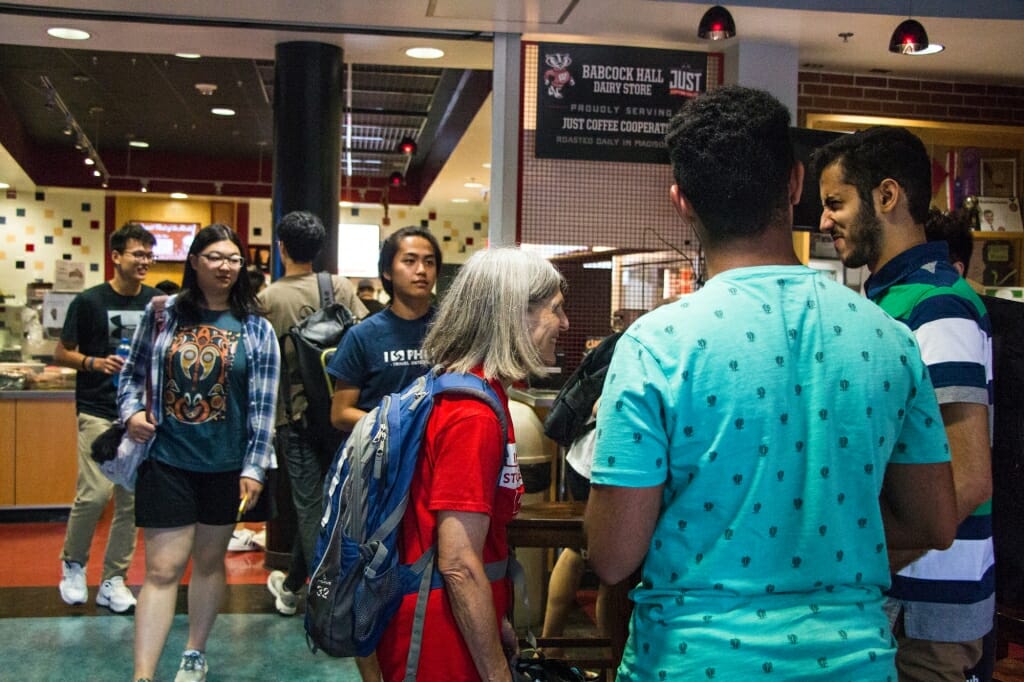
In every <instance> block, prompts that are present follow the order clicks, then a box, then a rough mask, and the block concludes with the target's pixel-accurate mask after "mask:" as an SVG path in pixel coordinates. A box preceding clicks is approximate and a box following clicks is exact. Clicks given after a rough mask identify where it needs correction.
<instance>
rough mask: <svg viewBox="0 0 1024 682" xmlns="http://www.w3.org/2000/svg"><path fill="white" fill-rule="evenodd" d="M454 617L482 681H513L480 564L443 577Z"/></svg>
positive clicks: (488, 584)
mask: <svg viewBox="0 0 1024 682" xmlns="http://www.w3.org/2000/svg"><path fill="white" fill-rule="evenodd" d="M444 580H445V587H446V589H447V591H448V600H449V602H450V603H451V606H452V614H453V615H454V616H455V622H456V624H457V625H458V626H459V632H460V633H461V634H462V638H463V639H464V640H465V642H466V646H467V647H468V648H469V652H470V655H472V657H473V663H474V664H475V665H476V670H477V673H479V675H480V679H482V680H488V681H489V680H510V679H511V673H510V671H509V666H508V660H507V659H506V658H505V652H504V650H503V649H502V646H501V637H500V636H499V633H498V618H497V614H495V611H494V598H493V596H492V591H491V584H490V582H489V581H488V580H487V576H486V575H485V574H484V567H483V565H482V564H480V563H479V562H476V564H475V565H469V566H466V567H465V568H463V569H462V570H457V571H450V572H447V573H445V576H444Z"/></svg>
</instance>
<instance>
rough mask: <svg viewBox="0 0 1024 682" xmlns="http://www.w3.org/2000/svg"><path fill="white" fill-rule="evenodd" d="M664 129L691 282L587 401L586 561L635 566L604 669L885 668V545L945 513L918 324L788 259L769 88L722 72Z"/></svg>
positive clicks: (630, 675)
mask: <svg viewBox="0 0 1024 682" xmlns="http://www.w3.org/2000/svg"><path fill="white" fill-rule="evenodd" d="M666 139H667V142H668V145H669V151H670V155H671V159H672V167H673V175H674V180H675V184H674V185H673V186H672V187H671V190H670V197H671V201H672V203H673V205H674V206H675V207H676V209H677V211H678V213H679V215H680V216H681V217H682V219H683V220H684V221H686V222H687V223H689V224H692V226H693V229H694V230H695V232H696V233H697V235H698V236H699V237H700V239H701V243H702V245H703V247H704V249H705V253H706V255H707V269H708V273H709V275H710V279H709V280H708V282H707V284H706V285H705V286H704V287H703V288H702V289H701V290H699V291H698V292H696V293H695V294H692V295H690V296H685V297H683V298H682V299H680V300H679V301H678V302H676V303H673V304H669V305H665V306H662V307H660V308H658V309H656V310H654V311H652V312H651V313H648V314H647V315H645V316H643V317H641V318H640V319H639V320H637V321H636V322H635V323H634V324H633V325H632V326H631V327H630V328H629V329H628V330H627V331H626V333H625V334H624V335H623V337H622V338H621V339H620V341H619V345H618V346H617V347H616V351H615V356H614V358H613V360H612V364H611V367H610V368H609V372H608V378H607V380H606V382H605V386H604V392H603V399H602V401H601V406H600V409H599V411H598V416H597V448H596V452H595V455H594V462H593V479H592V482H593V489H592V492H591V497H590V500H589V502H588V506H587V515H586V529H587V537H588V543H589V549H590V557H591V561H592V563H593V565H594V567H595V569H596V570H597V572H598V574H599V575H600V576H601V578H602V580H604V581H605V582H608V583H615V582H618V581H619V580H622V579H623V578H625V577H626V576H628V575H629V573H630V572H631V571H633V570H634V569H635V568H637V567H641V582H640V584H639V585H638V586H637V587H636V588H635V589H634V590H633V592H632V597H633V599H634V601H635V602H636V608H635V609H634V611H633V617H632V621H631V623H630V638H629V642H628V643H627V646H626V652H625V655H624V656H623V660H622V664H621V666H620V668H619V673H618V679H619V680H636V681H639V680H662V679H664V680H681V679H687V680H707V679H714V680H750V679H755V678H763V677H765V676H767V677H768V678H769V679H771V678H774V679H779V680H794V679H804V678H811V677H819V678H823V679H829V680H892V679H895V667H894V657H895V643H894V641H893V639H892V636H891V634H890V630H889V624H888V619H887V617H886V615H885V613H884V611H883V608H882V607H883V603H884V597H883V591H884V590H885V589H886V588H888V586H889V567H888V561H887V558H886V550H887V548H888V547H911V546H918V544H919V543H920V541H921V540H922V539H925V541H926V543H927V544H928V546H934V547H946V546H948V545H949V543H950V542H951V541H952V539H953V534H954V532H955V525H956V519H955V515H954V514H953V513H952V512H951V511H950V509H951V506H952V504H953V494H954V493H953V483H952V472H951V468H950V464H949V453H948V444H947V441H946V436H945V433H944V431H943V428H942V417H941V414H940V412H939V409H938V405H937V403H936V400H935V395H934V389H933V388H932V385H931V382H930V379H929V376H928V371H927V368H926V367H925V365H924V363H923V362H922V361H921V356H920V351H919V349H918V345H917V342H916V341H915V339H914V336H913V334H912V333H910V331H909V330H908V329H907V328H906V327H904V326H903V325H900V324H899V323H897V322H895V321H894V320H893V319H892V318H890V317H889V316H887V315H886V314H884V313H883V312H882V311H881V310H879V309H878V308H877V307H876V306H874V305H873V304H871V303H870V302H869V301H867V300H865V299H864V298H861V297H860V296H858V295H857V294H855V293H853V292H851V291H850V290H849V289H847V288H846V287H844V286H842V285H840V284H836V283H835V282H832V281H831V280H829V279H828V278H827V277H826V276H824V275H822V274H820V273H818V272H817V271H815V270H812V269H809V268H807V267H804V266H803V265H801V264H800V262H799V260H798V259H797V256H796V254H795V253H794V250H793V241H792V207H793V205H794V204H796V203H797V202H798V201H799V198H800V191H801V187H802V181H803V173H804V169H803V166H802V165H801V164H800V163H799V162H797V161H796V160H795V157H794V154H793V148H792V144H791V141H790V137H789V113H788V111H787V110H786V108H785V107H784V106H782V105H781V104H780V103H779V102H778V101H777V100H775V99H774V98H773V97H771V96H770V95H768V94H767V93H764V92H761V91H758V90H752V89H749V88H742V87H725V88H720V89H718V90H715V91H713V92H711V93H708V94H706V95H703V96H701V97H699V98H697V99H695V100H693V101H690V102H688V103H687V104H686V105H684V107H683V108H682V110H681V111H680V113H679V114H678V115H677V116H676V117H675V118H674V119H673V120H672V123H671V125H670V132H669V134H668V136H667V138H666Z"/></svg>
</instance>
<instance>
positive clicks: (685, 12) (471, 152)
mask: <svg viewBox="0 0 1024 682" xmlns="http://www.w3.org/2000/svg"><path fill="white" fill-rule="evenodd" d="M757 4H761V5H769V4H770V5H772V6H771V7H757V6H754V5H757ZM902 4H903V3H899V2H895V3H893V2H888V1H885V0H846V2H842V3H839V2H810V1H809V0H806V1H802V0H789V1H787V2H775V3H768V2H764V1H763V0H761V1H760V2H758V1H757V0H738V1H737V2H735V3H727V4H726V6H727V7H728V8H729V9H730V11H731V12H732V14H733V16H734V17H735V19H736V25H737V32H738V35H739V37H738V38H735V39H733V40H732V41H726V42H722V43H718V44H713V45H709V44H708V43H706V42H704V41H700V40H698V39H697V38H696V27H697V23H698V21H699V19H700V17H701V15H702V14H703V12H704V11H705V10H706V9H707V8H708V7H709V6H710V3H690V2H677V1H674V0H371V1H368V2H342V1H338V0H257V1H253V0H222V1H221V2H217V3H211V2H209V0H202V1H200V0H175V1H173V2H170V1H167V0H164V1H157V0H90V1H83V0H63V1H61V2H56V1H53V0H37V1H36V2H30V1H26V0H15V1H13V2H0V43H8V44H21V45H40V46H50V47H77V46H79V45H69V44H68V43H67V42H65V41H58V40H55V39H53V38H50V37H49V36H47V35H46V29H47V28H49V27H51V26H54V25H67V26H72V27H75V28H82V29H85V30H87V31H89V32H90V33H92V36H93V37H92V39H91V40H89V41H88V43H87V45H81V46H82V47H87V48H88V49H95V50H115V51H138V52H154V53H163V54H170V53H174V52H198V53H200V54H205V55H210V56H223V57H246V58H259V59H273V58H274V46H275V45H276V44H278V43H280V42H286V41H293V40H312V41H319V42H326V43H331V44H337V45H340V46H341V47H342V48H343V49H344V54H345V61H346V62H352V63H364V64H408V63H410V62H411V60H409V59H408V58H407V57H405V56H404V54H403V52H404V50H405V48H407V47H411V46H414V45H423V44H430V45H433V46H439V47H441V48H442V49H444V50H445V52H446V55H445V57H444V58H443V59H442V60H440V61H439V62H432V63H431V65H434V64H439V65H440V66H446V67H458V68H484V69H488V68H491V62H492V52H491V44H490V43H489V42H487V41H482V40H465V39H459V38H460V37H462V35H461V34H460V33H459V32H483V33H485V34H491V33H494V32H509V33H518V34H521V35H522V37H523V39H524V40H552V41H565V42H582V43H591V44H613V45H633V46H641V47H661V48H673V49H682V50H707V49H709V48H712V49H719V50H721V51H727V50H728V49H729V47H730V43H735V41H737V40H745V41H746V40H750V41H757V42H764V43H770V44H779V45H791V46H797V47H798V48H799V55H800V56H799V60H800V63H801V65H807V64H812V65H815V66H813V67H810V68H815V69H821V70H828V71H841V72H858V73H866V72H869V71H871V70H873V69H883V70H887V71H890V72H891V74H890V75H895V76H905V77H915V78H935V79H941V80H976V81H979V82H989V83H993V82H994V83H1004V84H1014V85H1022V84H1024V60H1022V59H1021V58H1020V53H1019V52H1017V49H1019V47H1018V48H1014V47H1013V46H1014V45H1018V46H1019V44H1020V39H1021V35H1022V29H1024V2H1020V1H1016V0H988V1H986V2H972V3H964V2H957V1H955V0H931V1H927V0H919V1H918V2H916V3H913V8H914V10H915V11H916V13H915V15H914V16H915V18H917V19H918V20H920V21H921V22H922V23H923V24H924V25H925V27H926V29H927V30H928V34H929V36H930V38H931V40H932V42H938V43H942V44H944V45H945V46H946V50H945V51H944V52H942V53H940V54H938V55H934V56H928V57H907V56H902V55H895V54H892V53H890V52H888V51H887V46H888V40H889V36H890V35H891V33H892V31H893V29H894V28H895V27H896V25H897V24H898V23H899V22H900V21H901V20H902V19H903V18H905V16H903V15H901V14H899V13H897V10H895V9H893V8H894V7H895V6H901V7H902ZM783 6H785V7H792V8H794V9H780V7H783ZM808 8H812V9H808ZM840 10H842V11H840ZM54 14H63V15H64V16H63V17H62V18H57V17H55V16H52V15H54ZM957 14H965V15H966V14H970V15H971V16H970V17H967V16H956V15H957ZM410 31H411V32H416V33H419V34H424V33H431V34H444V33H448V32H452V35H450V36H449V39H447V40H444V39H441V38H437V37H430V38H429V39H427V38H426V37H424V36H422V35H420V36H411V35H408V34H407V33H408V32H410ZM377 32H382V33H384V34H385V35H374V33H377ZM843 32H850V33H852V34H853V35H852V37H850V38H849V39H848V40H847V41H844V40H843V39H842V38H840V37H839V35H838V34H839V33H843ZM402 33H406V35H401V34H402ZM419 63H421V64H422V62H419ZM0 68H2V65H0ZM804 68H807V67H804ZM489 111H490V105H489V103H488V104H487V105H485V107H484V111H482V112H481V114H480V115H479V116H477V118H476V120H475V121H474V123H473V125H472V126H471V127H470V129H469V131H468V132H467V133H466V138H465V139H464V140H463V142H462V143H461V144H460V147H459V148H458V149H457V150H456V152H455V153H454V154H453V155H452V159H451V161H450V162H449V164H448V166H446V168H445V170H444V172H443V173H442V175H441V177H440V178H439V179H438V181H437V182H436V183H435V186H434V187H433V188H432V190H431V192H430V194H428V195H427V201H425V203H429V202H432V203H433V204H434V205H439V204H440V203H442V202H447V201H449V200H450V198H452V197H453V196H466V194H467V190H465V189H464V188H462V186H461V185H462V184H463V183H464V182H465V181H466V180H467V179H468V177H470V176H473V177H476V178H477V179H478V180H479V179H481V178H480V175H481V172H482V173H484V174H485V173H486V170H485V169H483V168H482V167H481V164H482V163H483V162H486V161H489V160H490V115H489ZM10 163H11V162H10V160H9V156H8V155H7V154H6V152H3V153H0V179H3V180H5V181H8V182H10V181H9V180H6V179H5V178H6V177H9V176H13V175H14V174H16V173H17V172H18V171H17V169H11V168H10V167H9V166H10ZM12 184H13V183H12ZM477 192H478V190H477ZM467 198H472V199H474V201H478V200H481V198H480V197H479V196H477V197H472V196H470V197H467ZM482 205H483V206H486V202H482Z"/></svg>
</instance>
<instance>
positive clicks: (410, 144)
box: [398, 137, 416, 156]
mask: <svg viewBox="0 0 1024 682" xmlns="http://www.w3.org/2000/svg"><path fill="white" fill-rule="evenodd" d="M398 151H400V152H402V153H403V154H405V155H407V156H412V155H413V154H415V153H416V140H414V139H412V138H411V137H403V138H402V141H401V142H399V143H398Z"/></svg>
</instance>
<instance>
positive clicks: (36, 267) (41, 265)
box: [32, 260, 46, 270]
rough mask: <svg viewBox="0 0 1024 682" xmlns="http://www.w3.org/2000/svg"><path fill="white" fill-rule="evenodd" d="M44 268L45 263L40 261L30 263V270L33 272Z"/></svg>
mask: <svg viewBox="0 0 1024 682" xmlns="http://www.w3.org/2000/svg"><path fill="white" fill-rule="evenodd" d="M45 267H46V263H44V262H43V261H41V260H37V261H32V269H33V270H42V269H43V268H45Z"/></svg>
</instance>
